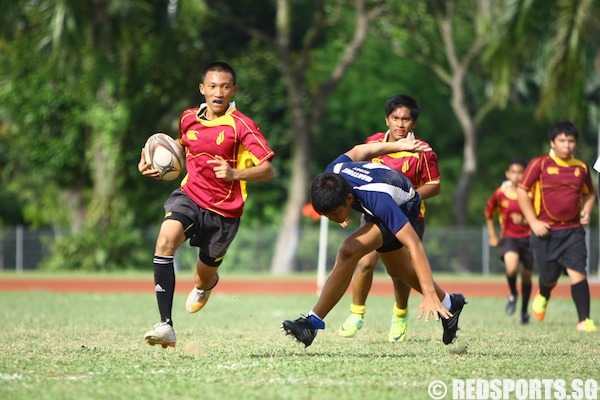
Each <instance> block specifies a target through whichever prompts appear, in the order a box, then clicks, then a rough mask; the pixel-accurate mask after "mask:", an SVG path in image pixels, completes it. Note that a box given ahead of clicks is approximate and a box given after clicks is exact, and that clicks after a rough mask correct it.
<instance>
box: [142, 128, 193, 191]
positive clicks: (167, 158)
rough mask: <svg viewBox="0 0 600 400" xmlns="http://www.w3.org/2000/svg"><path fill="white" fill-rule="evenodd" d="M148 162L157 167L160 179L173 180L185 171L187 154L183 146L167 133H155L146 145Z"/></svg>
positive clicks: (145, 152) (154, 167) (153, 167)
mask: <svg viewBox="0 0 600 400" xmlns="http://www.w3.org/2000/svg"><path fill="white" fill-rule="evenodd" d="M144 156H145V157H146V162H147V163H148V164H150V165H152V169H157V170H158V171H159V173H160V179H162V180H163V181H172V180H174V179H177V177H178V176H179V175H180V174H181V171H183V166H184V163H185V156H184V154H183V152H182V151H181V147H180V146H179V145H178V144H177V143H176V142H175V139H173V138H172V137H171V136H169V135H167V134H166V133H155V134H154V135H152V136H150V137H149V138H148V140H147V141H146V145H145V146H144Z"/></svg>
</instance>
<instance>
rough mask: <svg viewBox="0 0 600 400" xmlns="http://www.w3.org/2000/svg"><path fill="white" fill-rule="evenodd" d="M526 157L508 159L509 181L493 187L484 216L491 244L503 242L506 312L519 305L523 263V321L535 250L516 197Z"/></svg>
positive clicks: (529, 289) (509, 313)
mask: <svg viewBox="0 0 600 400" xmlns="http://www.w3.org/2000/svg"><path fill="white" fill-rule="evenodd" d="M526 166H527V161H526V160H525V159H522V158H513V159H512V160H510V161H509V162H508V165H507V169H506V171H505V176H506V179H507V180H506V181H504V183H502V185H501V186H500V187H499V188H497V189H496V190H494V193H492V195H491V196H490V198H489V199H488V201H487V203H486V206H485V211H484V214H485V218H486V224H487V229H488V233H489V245H490V247H498V246H500V257H501V259H502V260H503V261H504V266H505V269H506V280H507V282H508V288H509V290H510V294H509V295H508V302H507V303H506V314H507V315H513V314H514V313H515V310H516V306H517V299H518V297H519V294H518V292H517V273H518V271H519V263H520V264H521V295H522V301H521V323H522V324H527V323H529V313H528V312H527V307H528V305H529V297H530V296H531V272H532V270H533V254H532V253H531V248H530V246H529V233H530V230H529V225H528V224H527V220H526V219H525V216H524V215H523V213H522V212H521V207H519V202H518V200H517V187H518V184H519V181H520V180H521V177H522V176H523V171H524V170H525V167H526ZM496 212H497V213H498V221H499V223H500V237H501V239H499V238H498V235H496V227H495V225H494V214H496Z"/></svg>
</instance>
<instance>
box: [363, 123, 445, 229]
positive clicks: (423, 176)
mask: <svg viewBox="0 0 600 400" xmlns="http://www.w3.org/2000/svg"><path fill="white" fill-rule="evenodd" d="M415 139H418V140H421V141H422V142H423V143H425V144H427V145H429V144H428V143H427V142H425V141H424V140H422V139H419V138H415ZM385 141H387V132H379V133H376V134H374V135H371V136H369V137H368V138H367V139H366V140H365V143H372V142H385ZM372 161H373V162H376V163H380V164H385V165H387V166H388V167H390V168H392V169H395V170H396V171H398V172H401V173H402V174H403V175H404V176H406V177H407V178H408V179H410V181H411V182H412V183H413V185H415V187H417V188H418V187H421V186H423V185H439V184H440V170H439V168H438V163H437V154H435V152H434V151H433V150H432V151H425V152H414V153H413V152H410V151H400V152H397V153H390V154H385V155H383V156H379V157H375V158H373V160H372ZM424 215H425V202H421V214H420V215H419V219H421V218H423V217H424Z"/></svg>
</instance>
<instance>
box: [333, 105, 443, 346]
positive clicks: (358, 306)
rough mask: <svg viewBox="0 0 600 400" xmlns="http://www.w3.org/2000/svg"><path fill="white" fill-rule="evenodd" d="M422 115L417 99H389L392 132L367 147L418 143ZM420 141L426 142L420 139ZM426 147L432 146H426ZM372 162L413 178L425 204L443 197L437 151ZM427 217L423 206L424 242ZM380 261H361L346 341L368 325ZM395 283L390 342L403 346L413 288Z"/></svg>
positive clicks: (371, 257) (343, 330)
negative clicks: (416, 130) (369, 303)
mask: <svg viewBox="0 0 600 400" xmlns="http://www.w3.org/2000/svg"><path fill="white" fill-rule="evenodd" d="M419 114H420V107H419V104H418V102H417V101H416V100H415V99H414V98H412V97H410V96H407V95H397V96H393V97H391V98H389V99H388V100H387V102H386V104H385V124H386V125H387V127H388V128H389V129H388V131H387V132H379V133H376V134H374V135H372V136H369V137H368V138H367V139H366V140H365V143H372V142H395V141H397V140H400V139H405V138H408V139H411V140H414V139H415V138H416V137H415V134H414V132H413V130H414V128H415V127H416V126H417V121H418V119H419ZM416 139H418V140H421V141H422V139H420V138H416ZM423 143H424V144H425V145H427V146H429V144H427V143H426V142H423ZM372 161H373V162H376V163H381V164H385V165H387V166H388V167H390V168H392V169H395V170H396V171H398V172H401V173H402V174H403V175H405V176H406V177H407V178H409V179H410V181H411V182H412V183H413V185H414V186H415V187H416V190H417V192H419V194H420V195H421V198H422V199H423V200H425V199H429V198H431V197H433V196H436V195H437V194H438V193H440V172H439V169H438V164H437V155H436V154H435V152H434V151H433V150H432V151H426V152H412V151H400V152H396V153H390V154H386V155H382V156H378V157H375V158H373V160H372ZM424 216H425V204H424V203H423V202H422V203H421V212H420V214H419V220H418V221H417V224H416V225H415V230H416V232H417V235H419V238H421V240H422V239H423V234H424V233H425V219H424ZM361 223H364V219H361ZM402 251H403V252H404V253H405V254H404V255H403V260H402V262H403V263H410V255H409V254H408V251H407V250H406V249H403V250H402ZM378 261H379V256H378V254H377V252H376V251H372V252H371V253H369V254H367V255H365V256H364V257H363V258H361V259H360V260H359V261H358V264H357V266H356V270H355V272H354V278H353V281H352V304H351V305H350V315H349V316H348V318H347V319H346V321H345V322H344V323H343V324H342V326H341V327H340V330H339V334H340V335H341V336H343V337H347V338H351V337H353V336H354V335H355V334H356V332H357V331H358V330H359V329H360V328H362V326H363V324H364V316H365V312H366V301H367V296H368V295H369V291H370V290H371V284H372V282H373V272H374V271H375V267H376V266H377V262H378ZM392 280H393V282H394V288H395V293H397V296H396V302H395V304H394V307H393V314H392V321H391V325H390V331H389V334H388V340H389V341H390V342H402V341H404V339H405V338H406V332H407V329H408V298H409V296H410V290H411V288H410V287H409V286H408V285H407V284H405V283H404V282H402V281H399V280H397V279H392Z"/></svg>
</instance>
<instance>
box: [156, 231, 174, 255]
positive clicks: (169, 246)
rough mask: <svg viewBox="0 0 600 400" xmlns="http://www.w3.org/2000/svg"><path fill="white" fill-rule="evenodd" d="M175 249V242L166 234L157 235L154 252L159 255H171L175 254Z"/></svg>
mask: <svg viewBox="0 0 600 400" xmlns="http://www.w3.org/2000/svg"><path fill="white" fill-rule="evenodd" d="M175 250H177V242H176V241H175V240H173V239H172V238H169V237H168V236H166V235H159V236H158V238H157V239H156V246H155V248H154V253H155V254H157V255H161V256H172V255H175Z"/></svg>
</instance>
